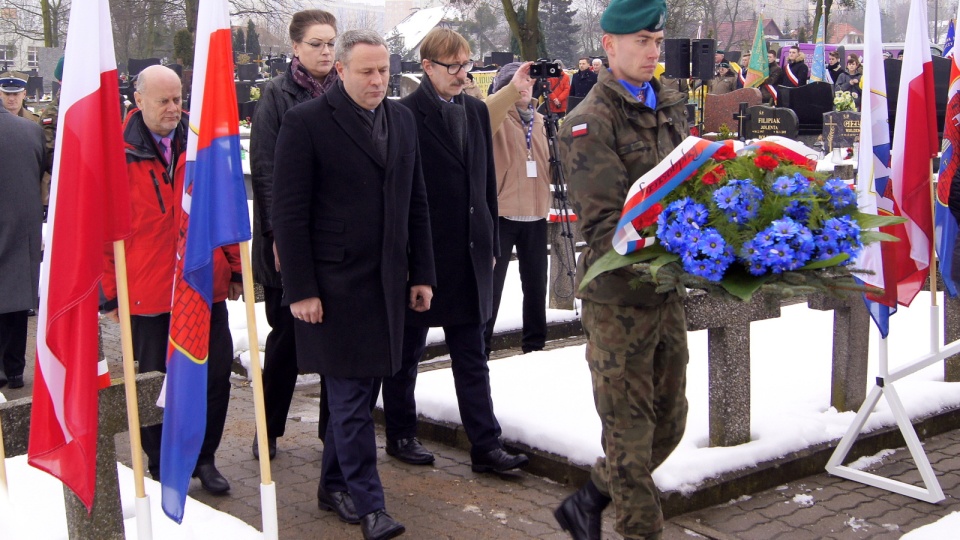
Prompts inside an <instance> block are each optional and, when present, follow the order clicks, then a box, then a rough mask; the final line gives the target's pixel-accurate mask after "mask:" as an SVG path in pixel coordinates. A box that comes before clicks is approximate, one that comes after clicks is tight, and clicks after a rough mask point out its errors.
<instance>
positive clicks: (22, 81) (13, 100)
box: [0, 71, 40, 123]
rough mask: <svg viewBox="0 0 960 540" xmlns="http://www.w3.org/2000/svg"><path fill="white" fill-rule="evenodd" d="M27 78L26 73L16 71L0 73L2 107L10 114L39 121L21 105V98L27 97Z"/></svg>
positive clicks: (38, 118)
mask: <svg viewBox="0 0 960 540" xmlns="http://www.w3.org/2000/svg"><path fill="white" fill-rule="evenodd" d="M28 78H29V77H28V76H27V75H24V74H23V73H18V72H16V71H7V72H5V73H2V74H0V97H2V99H3V108H4V109H6V110H7V111H8V112H10V114H15V115H17V116H19V117H20V118H26V119H27V120H32V121H34V122H36V123H39V122H40V117H38V116H37V115H35V114H33V113H32V112H30V110H29V109H27V108H26V107H24V106H23V100H24V99H25V98H26V97H27V79H28Z"/></svg>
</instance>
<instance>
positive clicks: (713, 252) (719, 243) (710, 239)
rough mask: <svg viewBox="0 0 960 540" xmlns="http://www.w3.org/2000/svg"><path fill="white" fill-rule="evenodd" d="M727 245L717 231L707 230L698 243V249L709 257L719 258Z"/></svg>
mask: <svg viewBox="0 0 960 540" xmlns="http://www.w3.org/2000/svg"><path fill="white" fill-rule="evenodd" d="M726 247H727V243H726V242H725V241H724V240H723V237H722V236H720V233H718V232H717V230H716V229H707V230H706V231H704V234H703V236H702V237H701V238H700V239H699V241H698V242H697V248H699V250H700V252H701V253H703V254H704V255H706V256H707V257H719V256H721V255H723V252H724V250H725V249H726Z"/></svg>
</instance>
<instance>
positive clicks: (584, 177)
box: [559, 69, 689, 306]
mask: <svg viewBox="0 0 960 540" xmlns="http://www.w3.org/2000/svg"><path fill="white" fill-rule="evenodd" d="M651 83H652V84H653V85H654V88H655V90H656V92H657V109H656V110H653V109H651V108H650V107H648V106H646V105H645V104H643V103H641V102H639V101H638V100H637V99H636V98H635V97H633V96H631V95H630V94H629V93H628V92H627V90H626V89H625V88H624V87H623V85H621V84H620V82H619V81H618V80H617V79H616V78H615V77H614V76H613V74H612V73H610V72H609V71H608V70H606V69H604V70H601V71H600V77H599V80H598V82H597V84H596V86H594V87H593V89H592V90H591V92H590V93H589V94H588V95H587V97H586V98H584V100H583V101H582V102H580V104H579V105H578V106H577V108H576V109H574V110H573V111H572V112H571V113H570V114H568V115H567V117H566V118H565V119H564V122H563V126H562V127H561V129H560V134H559V143H560V144H559V148H560V156H561V161H562V163H563V170H564V174H565V176H566V181H567V186H568V188H569V193H570V199H571V201H572V202H573V207H574V209H575V210H576V212H577V217H578V222H579V224H580V230H581V232H582V233H583V238H584V239H585V240H586V242H587V247H586V248H585V249H584V250H583V253H582V254H581V256H580V261H579V263H578V265H577V281H578V283H577V286H578V287H579V281H580V278H581V277H582V276H583V275H584V272H585V271H586V269H587V268H589V267H590V265H591V264H593V263H594V262H595V261H596V260H597V259H598V258H599V257H600V256H601V255H603V254H604V253H606V252H607V251H610V250H611V249H613V232H614V229H615V228H616V226H617V221H618V220H619V218H620V213H621V211H622V209H623V202H624V200H625V199H626V197H627V191H628V190H629V189H630V186H631V185H633V183H634V182H635V181H636V180H637V179H638V178H640V176H642V175H643V174H644V173H646V172H647V171H649V170H650V169H651V168H652V167H653V166H654V165H656V164H657V163H659V162H660V161H662V160H663V159H664V158H665V157H666V156H667V154H669V153H670V152H671V151H672V150H673V149H674V148H675V147H676V145H677V144H679V143H680V141H682V140H683V139H684V138H686V136H687V135H688V133H689V131H688V128H687V115H686V103H687V96H685V95H684V94H681V93H679V92H677V91H676V90H671V89H668V88H662V87H661V86H660V83H659V81H657V80H656V79H654V80H653V81H651ZM635 277H636V273H635V272H633V271H632V270H631V269H629V268H624V269H620V270H616V271H613V272H607V273H605V274H602V275H600V276H598V277H597V278H596V279H595V280H594V281H592V282H591V283H590V285H589V286H588V288H587V289H586V290H584V291H582V292H581V293H579V294H578V297H580V298H585V299H588V300H591V301H593V302H597V303H601V304H613V305H621V306H637V305H645V306H651V305H657V304H660V303H663V302H665V301H668V300H670V299H674V298H675V296H676V295H675V294H673V295H659V294H656V293H655V292H654V290H653V287H652V286H649V285H644V286H641V287H639V288H634V287H632V286H631V285H630V281H631V280H632V279H634V278H635Z"/></svg>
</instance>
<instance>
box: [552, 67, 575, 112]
mask: <svg viewBox="0 0 960 540" xmlns="http://www.w3.org/2000/svg"><path fill="white" fill-rule="evenodd" d="M569 96H570V76H569V75H567V74H566V73H564V72H561V77H558V78H556V79H550V98H549V99H547V103H548V104H549V106H550V111H551V112H555V113H565V112H567V98H568V97H569ZM555 99H559V100H560V105H554V104H553V100H555Z"/></svg>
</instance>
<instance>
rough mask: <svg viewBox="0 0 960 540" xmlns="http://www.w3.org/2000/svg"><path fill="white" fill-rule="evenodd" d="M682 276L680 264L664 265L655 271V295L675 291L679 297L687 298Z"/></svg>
mask: <svg viewBox="0 0 960 540" xmlns="http://www.w3.org/2000/svg"><path fill="white" fill-rule="evenodd" d="M682 274H683V268H682V267H681V266H680V263H677V262H672V263H669V264H665V265H663V266H661V267H660V269H659V270H657V276H656V279H655V282H656V285H657V288H656V291H657V294H666V293H668V292H671V291H676V292H677V294H679V295H680V296H681V297H686V296H687V287H686V286H685V285H684V284H683V280H682V279H681V275H682Z"/></svg>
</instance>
